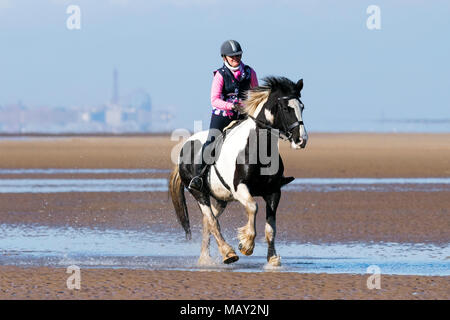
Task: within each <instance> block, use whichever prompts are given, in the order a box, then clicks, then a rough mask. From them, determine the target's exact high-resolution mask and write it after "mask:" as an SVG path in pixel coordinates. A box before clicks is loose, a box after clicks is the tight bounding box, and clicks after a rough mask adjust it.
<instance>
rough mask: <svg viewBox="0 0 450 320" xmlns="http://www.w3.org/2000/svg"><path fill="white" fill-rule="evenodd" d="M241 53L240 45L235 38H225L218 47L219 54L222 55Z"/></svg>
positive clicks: (230, 55)
mask: <svg viewBox="0 0 450 320" xmlns="http://www.w3.org/2000/svg"><path fill="white" fill-rule="evenodd" d="M240 54H242V49H241V45H240V44H239V42H237V41H236V40H227V41H225V42H224V43H223V44H222V46H221V47H220V55H221V56H222V57H223V56H229V57H232V56H238V55H240Z"/></svg>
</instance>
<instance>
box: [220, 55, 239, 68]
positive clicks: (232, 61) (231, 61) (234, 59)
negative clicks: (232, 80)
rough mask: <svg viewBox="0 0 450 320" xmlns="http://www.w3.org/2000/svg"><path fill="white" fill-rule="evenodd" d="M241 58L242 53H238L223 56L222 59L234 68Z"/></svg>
mask: <svg viewBox="0 0 450 320" xmlns="http://www.w3.org/2000/svg"><path fill="white" fill-rule="evenodd" d="M241 58H242V55H238V56H233V57H229V56H225V58H224V59H226V61H227V62H228V64H229V65H230V66H232V67H233V68H235V67H237V66H238V65H239V63H241Z"/></svg>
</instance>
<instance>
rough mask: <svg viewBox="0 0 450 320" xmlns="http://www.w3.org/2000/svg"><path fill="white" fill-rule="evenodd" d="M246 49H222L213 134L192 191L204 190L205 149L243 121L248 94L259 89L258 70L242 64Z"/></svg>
mask: <svg viewBox="0 0 450 320" xmlns="http://www.w3.org/2000/svg"><path fill="white" fill-rule="evenodd" d="M242 52H243V51H242V48H241V45H240V44H239V42H237V41H236V40H228V41H225V42H224V43H223V44H222V46H221V48H220V55H221V56H222V59H223V66H222V67H221V68H219V69H217V70H216V71H214V79H213V82H212V86H211V104H212V114H211V123H210V125H209V134H208V139H207V140H206V143H205V144H204V145H203V149H202V153H201V156H202V160H201V163H200V164H199V165H198V166H196V167H195V171H196V172H195V176H194V177H193V178H192V180H191V181H190V183H189V185H188V188H189V189H194V190H198V191H200V190H201V189H202V187H203V172H202V171H204V170H203V169H204V166H205V164H206V163H205V161H204V158H203V151H204V149H205V148H206V147H207V146H208V145H209V144H210V143H211V142H213V141H214V139H215V137H216V135H217V131H218V132H222V131H223V129H224V128H225V127H227V126H228V125H229V124H230V123H231V122H232V121H233V120H238V119H242V116H241V115H240V114H239V112H238V110H237V106H239V105H240V104H241V101H242V99H243V97H244V93H245V91H247V90H248V89H250V88H254V87H257V86H258V78H257V77H256V73H255V71H254V70H253V69H252V68H250V67H249V66H248V65H245V64H244V63H242V61H241V58H242Z"/></svg>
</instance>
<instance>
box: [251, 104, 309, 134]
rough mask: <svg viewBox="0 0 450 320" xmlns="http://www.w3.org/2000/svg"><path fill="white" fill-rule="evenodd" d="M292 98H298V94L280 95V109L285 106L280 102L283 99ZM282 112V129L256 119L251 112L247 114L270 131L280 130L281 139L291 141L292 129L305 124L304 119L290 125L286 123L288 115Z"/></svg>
mask: <svg viewBox="0 0 450 320" xmlns="http://www.w3.org/2000/svg"><path fill="white" fill-rule="evenodd" d="M290 99H298V97H296V96H284V97H279V98H277V105H278V106H279V107H281V108H280V109H283V106H282V105H281V103H280V102H281V101H283V100H290ZM280 109H279V110H280ZM280 114H281V123H282V125H283V129H282V130H280V129H277V128H274V127H272V126H271V125H270V124H268V123H267V122H265V121H261V120H259V119H256V118H255V117H253V116H251V115H249V114H247V116H248V117H249V118H250V119H252V120H253V121H255V122H256V123H257V124H259V125H260V126H261V127H262V128H264V129H268V130H269V132H270V133H272V130H278V131H279V132H280V137H281V139H283V140H289V141H290V140H291V139H292V131H293V130H294V129H295V128H297V127H299V126H301V125H303V121H294V122H293V123H291V124H290V125H286V122H287V120H286V115H285V114H284V112H283V110H280ZM272 134H273V133H272Z"/></svg>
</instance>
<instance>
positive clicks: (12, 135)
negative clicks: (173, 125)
mask: <svg viewBox="0 0 450 320" xmlns="http://www.w3.org/2000/svg"><path fill="white" fill-rule="evenodd" d="M191 133H192V132H191ZM308 133H309V134H317V135H322V134H327V135H328V134H339V135H422V134H423V135H447V134H450V130H449V131H448V132H406V131H405V132H403V131H399V132H393V131H386V132H385V131H380V132H373V131H312V132H311V131H310V132H308ZM171 134H172V132H123V133H114V132H99V133H95V132H85V133H83V132H68V133H45V132H42V133H41V132H30V133H0V138H16V137H21V138H22V137H24V138H26V137H32V138H39V137H42V138H48V137H58V138H59V137H62V138H64V137H168V136H170V135H171Z"/></svg>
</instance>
